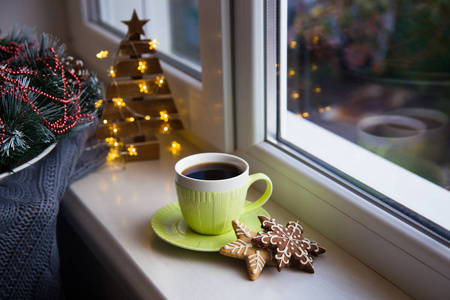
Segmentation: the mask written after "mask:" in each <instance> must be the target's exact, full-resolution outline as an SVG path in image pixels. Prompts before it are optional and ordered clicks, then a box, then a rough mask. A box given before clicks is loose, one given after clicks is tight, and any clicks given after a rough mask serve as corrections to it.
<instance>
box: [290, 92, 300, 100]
mask: <svg viewBox="0 0 450 300" xmlns="http://www.w3.org/2000/svg"><path fill="white" fill-rule="evenodd" d="M291 97H292V98H293V99H298V98H299V97H300V94H299V93H297V92H293V93H292V94H291Z"/></svg>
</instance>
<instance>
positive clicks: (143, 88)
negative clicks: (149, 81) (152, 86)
mask: <svg viewBox="0 0 450 300" xmlns="http://www.w3.org/2000/svg"><path fill="white" fill-rule="evenodd" d="M139 91H140V92H141V93H144V94H148V87H147V85H146V84H145V82H143V83H139Z"/></svg>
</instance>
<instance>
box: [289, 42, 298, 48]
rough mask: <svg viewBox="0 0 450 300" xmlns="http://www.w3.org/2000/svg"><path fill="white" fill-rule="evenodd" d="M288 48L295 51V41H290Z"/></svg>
mask: <svg viewBox="0 0 450 300" xmlns="http://www.w3.org/2000/svg"><path fill="white" fill-rule="evenodd" d="M289 47H290V48H291V49H295V47H297V42H296V41H290V42H289Z"/></svg>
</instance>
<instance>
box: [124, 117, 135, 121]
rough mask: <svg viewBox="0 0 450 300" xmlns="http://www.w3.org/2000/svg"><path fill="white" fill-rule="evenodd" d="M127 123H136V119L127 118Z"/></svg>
mask: <svg viewBox="0 0 450 300" xmlns="http://www.w3.org/2000/svg"><path fill="white" fill-rule="evenodd" d="M125 121H127V122H134V121H135V119H134V117H129V118H126V119H125Z"/></svg>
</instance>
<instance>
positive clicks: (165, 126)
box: [159, 123, 172, 134]
mask: <svg viewBox="0 0 450 300" xmlns="http://www.w3.org/2000/svg"><path fill="white" fill-rule="evenodd" d="M171 130H172V127H170V124H169V123H164V124H162V125H161V128H160V130H159V132H160V133H164V134H168V133H170V131H171Z"/></svg>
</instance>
